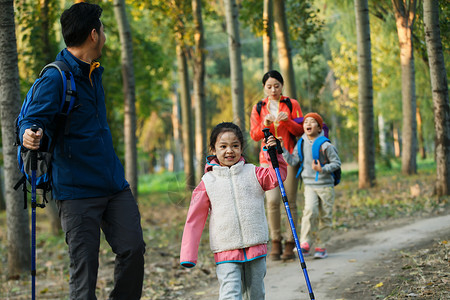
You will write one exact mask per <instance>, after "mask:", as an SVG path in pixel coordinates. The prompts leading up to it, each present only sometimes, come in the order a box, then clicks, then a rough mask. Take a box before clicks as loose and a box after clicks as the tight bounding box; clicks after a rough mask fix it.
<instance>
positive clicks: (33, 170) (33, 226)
mask: <svg viewBox="0 0 450 300" xmlns="http://www.w3.org/2000/svg"><path fill="white" fill-rule="evenodd" d="M38 129H39V128H38V127H37V125H33V126H31V130H32V131H33V132H37V131H38ZM30 159H31V299H32V300H34V299H36V206H37V205H36V170H37V150H31V155H30Z"/></svg>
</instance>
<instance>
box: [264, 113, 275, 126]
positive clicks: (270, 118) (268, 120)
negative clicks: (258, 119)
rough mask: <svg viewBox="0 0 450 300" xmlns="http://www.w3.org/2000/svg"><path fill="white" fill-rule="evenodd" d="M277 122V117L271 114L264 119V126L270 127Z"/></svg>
mask: <svg viewBox="0 0 450 300" xmlns="http://www.w3.org/2000/svg"><path fill="white" fill-rule="evenodd" d="M274 121H275V117H274V116H272V115H271V114H267V115H266V116H265V117H264V126H270V125H271V124H272V123H273V122H274Z"/></svg>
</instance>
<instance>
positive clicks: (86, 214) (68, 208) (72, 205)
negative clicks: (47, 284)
mask: <svg viewBox="0 0 450 300" xmlns="http://www.w3.org/2000/svg"><path fill="white" fill-rule="evenodd" d="M56 203H57V205H58V209H59V216H60V218H61V225H62V228H63V230H64V232H65V234H66V242H67V244H68V245H69V254H70V282H69V285H70V299H83V300H85V299H86V300H91V299H97V298H96V296H95V287H96V283H97V272H98V266H99V263H98V254H99V247H100V228H101V229H102V231H103V233H104V234H105V237H106V240H107V241H108V243H109V245H110V246H111V248H112V251H113V252H114V253H115V254H116V261H115V269H114V289H113V290H112V292H111V294H110V299H114V300H116V299H120V300H133V299H140V297H141V293H142V282H143V277H144V252H145V243H144V240H143V236H142V228H141V224H140V214H139V209H138V206H137V204H136V201H135V200H134V197H133V195H132V193H131V190H130V189H129V188H127V189H125V190H124V191H122V192H119V193H117V194H114V195H111V196H107V197H99V198H87V199H76V200H64V201H56Z"/></svg>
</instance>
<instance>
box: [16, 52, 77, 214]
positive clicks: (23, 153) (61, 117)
mask: <svg viewBox="0 0 450 300" xmlns="http://www.w3.org/2000/svg"><path fill="white" fill-rule="evenodd" d="M49 68H55V69H57V70H58V71H59V74H60V75H61V78H62V82H63V91H64V93H63V96H62V99H61V106H60V112H59V113H58V114H57V116H56V118H55V121H54V122H55V131H54V133H53V138H52V139H51V142H50V145H49V138H48V136H47V135H45V134H44V136H43V137H42V140H41V145H40V147H39V150H38V153H37V157H38V168H37V171H36V188H37V189H41V190H43V198H44V199H43V202H42V204H38V205H37V206H39V207H45V202H48V201H47V198H46V193H47V192H49V191H51V189H52V186H51V182H52V175H51V160H52V154H53V150H54V149H55V145H56V140H57V138H58V136H59V135H60V134H61V132H63V133H64V134H68V123H69V115H70V113H71V111H72V109H73V108H74V103H75V99H76V95H77V93H76V87H75V79H74V77H73V75H72V73H71V72H70V70H69V68H68V67H67V65H66V64H65V63H64V62H63V61H54V62H52V63H50V64H48V65H46V66H45V67H44V68H43V69H42V70H41V72H40V73H39V77H38V78H37V79H36V80H35V81H34V83H33V85H32V86H31V88H30V90H29V91H28V93H27V95H26V97H25V100H24V101H23V104H22V108H21V110H20V113H19V115H18V117H17V119H16V143H15V146H17V161H18V165H19V170H20V172H21V173H22V174H23V176H22V178H21V179H20V180H19V181H18V182H17V183H16V185H15V186H14V189H15V190H17V189H18V188H19V187H20V186H21V185H22V189H23V191H24V207H25V208H26V206H27V181H28V182H30V183H31V159H30V153H31V151H29V150H28V149H27V148H25V147H24V146H22V144H21V142H20V138H19V132H20V128H19V122H20V121H21V120H22V119H23V118H24V117H25V116H26V115H27V113H28V108H29V106H30V103H31V101H33V95H34V90H35V88H36V86H37V84H38V83H39V82H40V81H41V79H42V75H44V73H45V72H46V71H47V70H48V69H49ZM61 129H64V130H63V131H61Z"/></svg>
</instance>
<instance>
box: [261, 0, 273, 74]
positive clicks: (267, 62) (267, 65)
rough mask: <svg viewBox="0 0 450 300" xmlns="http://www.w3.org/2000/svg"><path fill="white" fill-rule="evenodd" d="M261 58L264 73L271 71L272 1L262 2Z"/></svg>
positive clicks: (265, 0)
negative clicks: (262, 59) (262, 58)
mask: <svg viewBox="0 0 450 300" xmlns="http://www.w3.org/2000/svg"><path fill="white" fill-rule="evenodd" d="M263 24H264V31H263V57H264V73H266V72H268V71H270V70H272V68H273V63H272V29H273V3H272V0H264V11H263Z"/></svg>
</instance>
